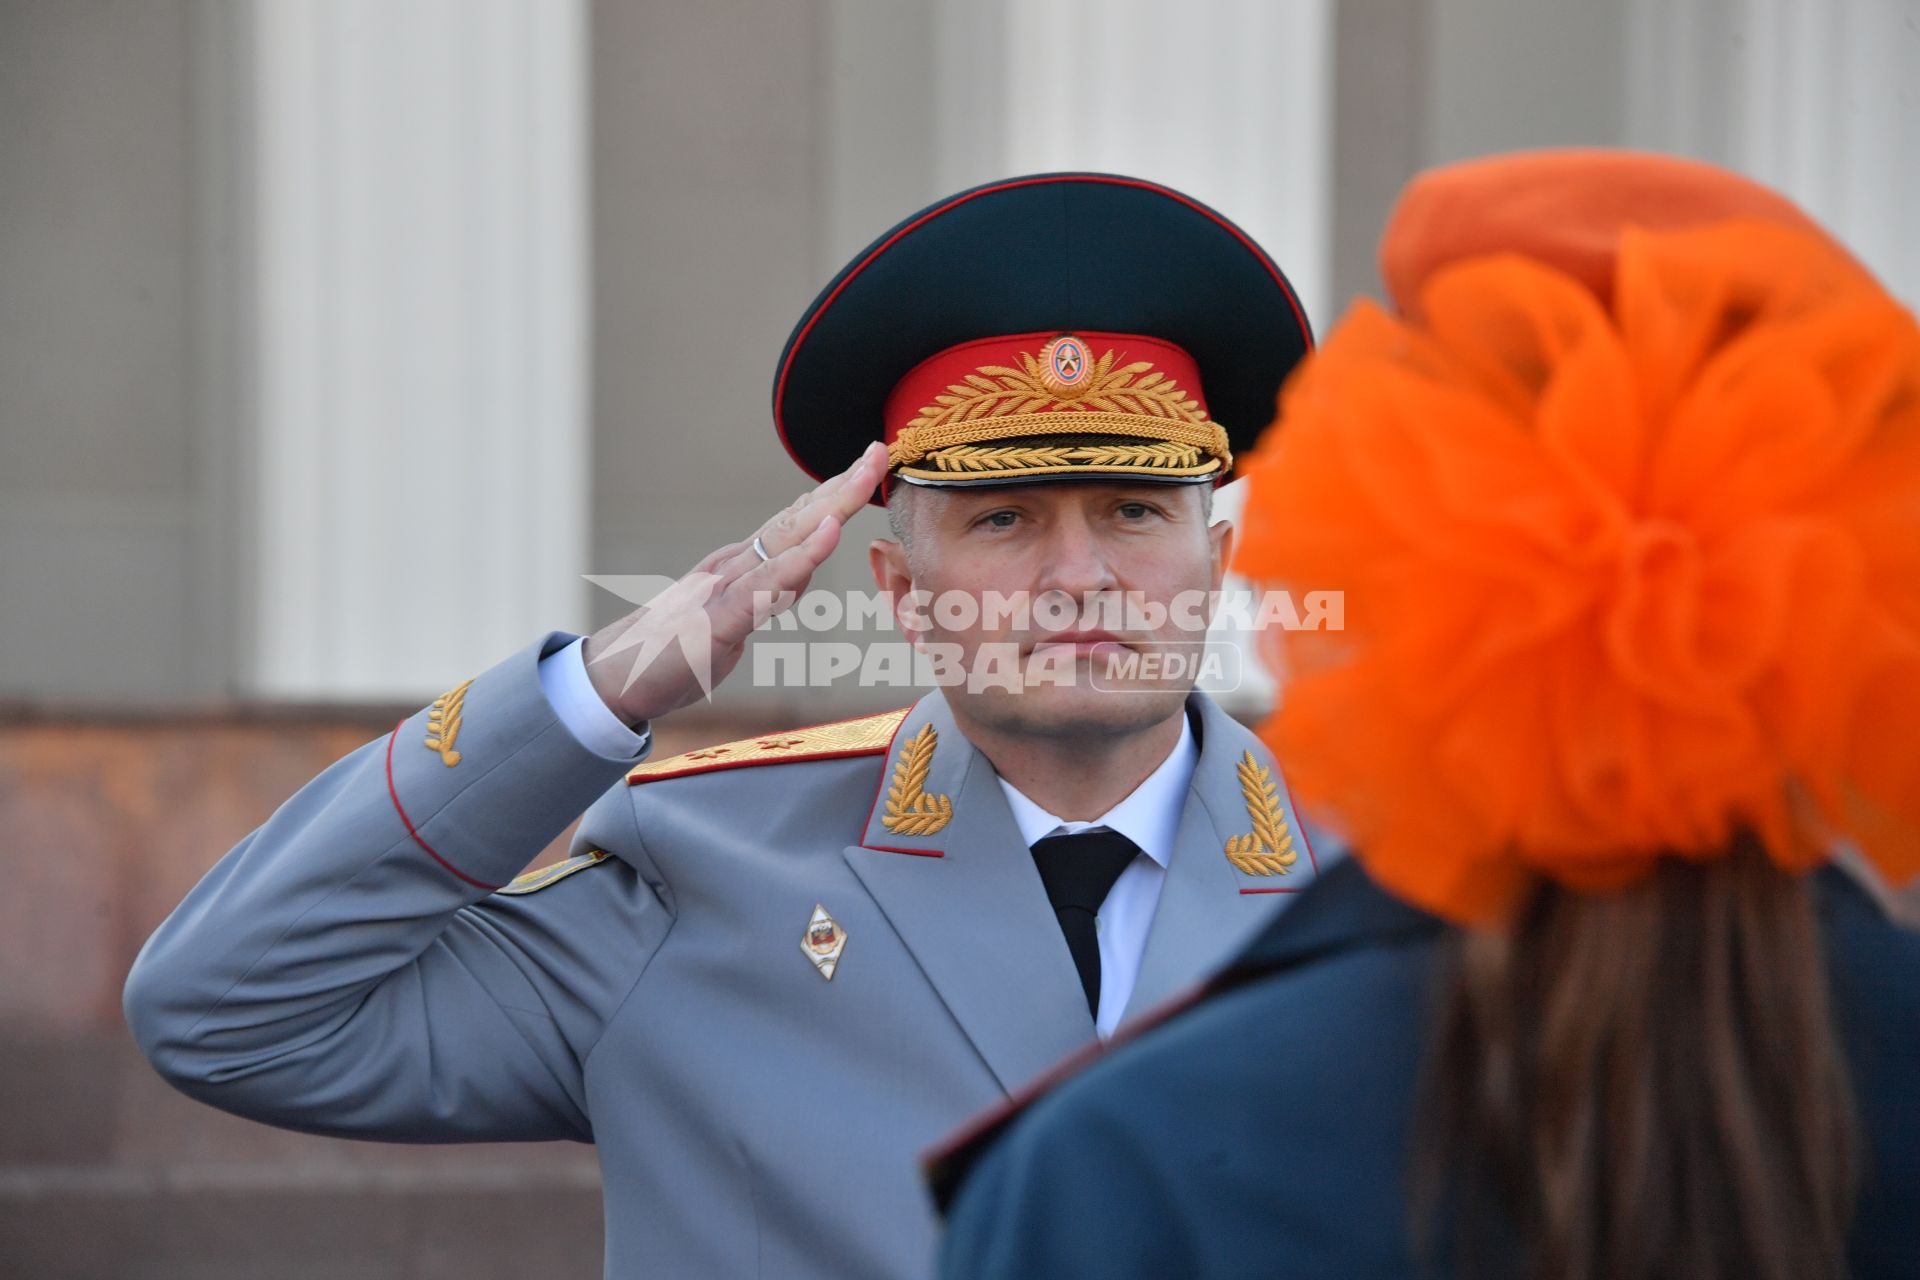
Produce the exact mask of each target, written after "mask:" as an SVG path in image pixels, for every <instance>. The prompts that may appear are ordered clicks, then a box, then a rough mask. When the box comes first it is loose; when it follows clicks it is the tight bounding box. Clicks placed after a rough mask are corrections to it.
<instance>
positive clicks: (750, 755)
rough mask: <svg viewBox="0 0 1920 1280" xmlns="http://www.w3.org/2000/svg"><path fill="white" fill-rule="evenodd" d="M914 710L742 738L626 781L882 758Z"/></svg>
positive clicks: (645, 767) (647, 766)
mask: <svg viewBox="0 0 1920 1280" xmlns="http://www.w3.org/2000/svg"><path fill="white" fill-rule="evenodd" d="M911 710H913V708H911V707H901V708H900V709H899V710H897V711H883V712H881V713H880V714H879V715H877V716H863V717H861V718H860V719H858V720H840V721H836V722H835V723H833V724H817V725H814V726H812V727H811V728H806V729H789V730H788V731H786V732H785V733H767V734H761V735H760V736H759V737H757V738H741V739H740V740H738V741H737V742H723V743H721V744H720V745H719V746H716V747H701V748H700V749H699V750H698V751H689V752H687V753H686V754H685V755H679V756H669V757H668V758H667V759H665V760H648V761H647V762H646V763H644V764H641V765H638V766H636V767H635V768H634V769H633V771H632V772H630V773H628V774H627V782H628V783H629V784H630V785H633V786H638V785H639V784H641V783H643V782H658V781H659V780H660V779H662V778H680V777H684V776H686V775H687V774H690V773H708V772H711V771H713V770H715V769H738V768H741V767H742V766H745V765H750V764H781V763H785V762H787V761H790V760H835V759H838V758H840V757H842V756H871V755H879V754H880V753H881V752H884V751H885V750H886V749H887V746H888V744H889V743H891V742H892V741H893V732H894V730H896V729H898V728H899V727H900V722H901V721H902V720H905V719H906V718H907V712H909V711H911Z"/></svg>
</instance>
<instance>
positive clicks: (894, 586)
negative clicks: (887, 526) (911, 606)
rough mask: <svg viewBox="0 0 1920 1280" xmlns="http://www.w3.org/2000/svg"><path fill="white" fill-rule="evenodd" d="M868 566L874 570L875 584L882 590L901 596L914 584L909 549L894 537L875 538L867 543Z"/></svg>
mask: <svg viewBox="0 0 1920 1280" xmlns="http://www.w3.org/2000/svg"><path fill="white" fill-rule="evenodd" d="M867 567H868V568H870V569H872V570H873V585H874V586H876V587H878V588H880V590H882V591H886V592H891V593H892V594H894V595H896V596H900V595H905V594H906V593H907V591H908V590H909V589H910V588H911V587H912V586H913V570H912V569H910V568H908V567H907V549H906V548H905V547H903V546H901V545H900V544H899V543H897V542H895V541H894V540H893V539H892V538H875V539H874V540H873V541H872V542H870V543H868V544H867Z"/></svg>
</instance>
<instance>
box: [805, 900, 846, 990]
mask: <svg viewBox="0 0 1920 1280" xmlns="http://www.w3.org/2000/svg"><path fill="white" fill-rule="evenodd" d="M846 949H847V931H846V930H845V929H842V928H841V927H840V922H839V921H838V920H835V919H834V918H833V917H832V916H830V915H828V914H827V909H826V908H825V907H824V906H822V905H820V904H819V903H817V902H816V903H814V904H813V918H812V919H810V920H808V921H807V931H806V932H805V933H803V934H801V935H800V954H802V955H804V956H805V957H806V958H807V959H808V960H810V961H812V962H813V967H814V968H815V969H817V970H818V971H819V973H820V976H821V977H823V978H825V979H826V980H827V981H828V982H832V981H833V971H834V970H835V969H837V968H839V967H840V953H841V952H843V951H845V950H846Z"/></svg>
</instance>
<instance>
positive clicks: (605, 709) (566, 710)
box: [540, 637, 653, 760]
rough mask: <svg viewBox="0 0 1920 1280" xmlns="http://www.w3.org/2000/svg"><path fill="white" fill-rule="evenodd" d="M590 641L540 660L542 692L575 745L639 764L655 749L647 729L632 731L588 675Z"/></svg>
mask: <svg viewBox="0 0 1920 1280" xmlns="http://www.w3.org/2000/svg"><path fill="white" fill-rule="evenodd" d="M586 645H587V642H586V639H585V638H584V637H582V638H581V639H578V640H575V641H574V642H573V643H572V644H570V645H568V646H566V647H565V648H564V649H556V650H554V651H553V652H552V653H550V654H548V655H547V656H546V657H544V658H542V659H540V690H541V692H542V693H544V694H546V695H547V704H548V705H549V706H551V707H552V708H553V714H554V716H555V718H556V719H558V720H559V721H560V723H561V724H563V725H565V726H566V727H567V732H568V733H571V734H572V735H573V738H574V741H576V742H578V743H579V744H580V745H581V746H583V747H585V748H586V749H587V750H588V751H591V752H593V754H595V755H597V756H601V757H603V758H605V759H608V760H638V759H639V758H640V757H641V756H642V755H644V754H645V753H646V751H647V748H648V747H649V746H651V745H652V742H653V734H652V733H651V731H650V730H649V729H648V727H647V726H646V725H644V724H643V725H641V726H640V727H639V728H638V729H629V728H628V727H627V726H626V724H625V723H624V722H623V721H622V720H621V719H620V717H619V716H617V715H615V714H614V713H613V708H611V707H609V706H608V705H607V704H606V700H605V699H603V698H602V697H601V696H600V693H599V690H597V689H595V688H594V687H593V680H592V678H591V677H589V676H588V675H587V657H586Z"/></svg>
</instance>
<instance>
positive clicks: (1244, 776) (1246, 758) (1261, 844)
mask: <svg viewBox="0 0 1920 1280" xmlns="http://www.w3.org/2000/svg"><path fill="white" fill-rule="evenodd" d="M1239 769H1240V794H1241V797H1242V798H1243V799H1245V800H1246V802H1247V817H1249V818H1251V819H1252V820H1253V830H1252V831H1251V832H1249V833H1248V834H1246V835H1243V836H1228V837H1227V861H1228V862H1231V863H1232V864H1233V865H1234V867H1235V868H1236V869H1238V870H1240V871H1244V872H1246V873H1247V874H1248V875H1250V876H1283V875H1286V874H1287V873H1288V872H1289V871H1291V870H1293V863H1294V859H1295V858H1297V857H1298V856H1299V854H1298V853H1297V852H1296V851H1295V850H1294V847H1293V832H1292V831H1290V830H1288V829H1287V815H1286V814H1285V813H1283V812H1281V810H1280V794H1279V792H1278V790H1276V789H1275V787H1274V784H1273V774H1272V773H1271V772H1270V771H1269V770H1268V769H1267V767H1266V766H1265V765H1263V764H1261V763H1259V762H1258V761H1256V760H1255V759H1254V758H1253V752H1251V751H1249V752H1247V753H1246V754H1245V755H1243V756H1242V757H1241V758H1240V765H1239Z"/></svg>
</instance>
